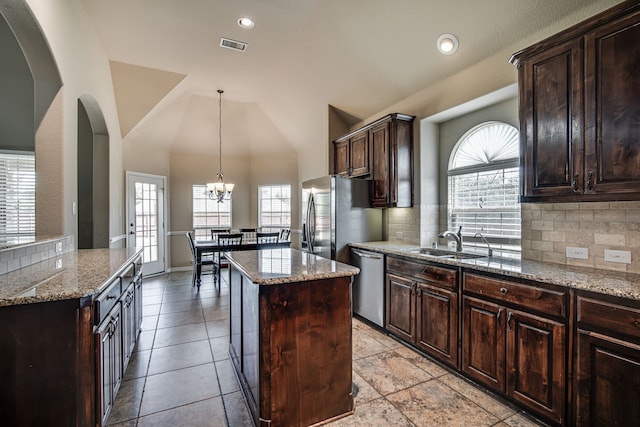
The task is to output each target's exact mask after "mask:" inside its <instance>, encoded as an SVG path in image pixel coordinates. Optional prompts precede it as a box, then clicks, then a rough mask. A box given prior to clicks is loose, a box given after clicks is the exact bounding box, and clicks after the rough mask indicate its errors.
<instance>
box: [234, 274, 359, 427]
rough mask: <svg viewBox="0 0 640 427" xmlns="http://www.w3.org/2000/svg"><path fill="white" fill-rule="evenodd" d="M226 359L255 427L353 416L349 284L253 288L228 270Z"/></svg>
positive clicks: (346, 281)
mask: <svg viewBox="0 0 640 427" xmlns="http://www.w3.org/2000/svg"><path fill="white" fill-rule="evenodd" d="M230 277H231V281H230V333H231V337H230V348H229V352H230V356H231V361H232V366H233V367H234V369H235V371H236V373H237V375H238V378H239V380H240V384H241V388H242V391H243V394H244V395H245V398H246V400H247V403H248V406H249V409H250V411H251V413H252V416H253V420H254V423H255V425H256V426H309V425H315V424H319V423H322V422H326V421H328V420H332V419H336V418H340V417H342V416H346V415H349V414H351V413H353V393H352V370H351V369H352V356H351V346H352V338H351V279H350V278H349V277H343V278H332V279H324V280H313V281H308V282H297V283H291V284H282V285H259V284H255V283H253V282H252V281H251V280H250V279H249V278H248V277H247V276H245V275H244V274H241V273H240V272H239V271H238V270H237V269H236V268H232V272H231V276H230Z"/></svg>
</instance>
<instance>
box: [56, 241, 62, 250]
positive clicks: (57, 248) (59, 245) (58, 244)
mask: <svg viewBox="0 0 640 427" xmlns="http://www.w3.org/2000/svg"><path fill="white" fill-rule="evenodd" d="M56 252H62V242H57V243H56Z"/></svg>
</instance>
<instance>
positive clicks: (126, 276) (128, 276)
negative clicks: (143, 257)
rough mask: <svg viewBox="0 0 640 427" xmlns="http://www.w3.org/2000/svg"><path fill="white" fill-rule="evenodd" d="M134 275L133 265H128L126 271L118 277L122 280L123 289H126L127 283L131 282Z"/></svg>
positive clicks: (134, 267)
mask: <svg viewBox="0 0 640 427" xmlns="http://www.w3.org/2000/svg"><path fill="white" fill-rule="evenodd" d="M135 274H136V265H135V263H133V264H129V266H128V267H127V269H126V270H124V272H123V273H122V274H121V275H120V277H121V278H122V283H123V284H124V287H127V286H128V285H129V283H131V282H133V277H134V276H135Z"/></svg>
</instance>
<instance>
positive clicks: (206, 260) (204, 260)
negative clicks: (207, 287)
mask: <svg viewBox="0 0 640 427" xmlns="http://www.w3.org/2000/svg"><path fill="white" fill-rule="evenodd" d="M185 234H186V235H187V241H188V242H189V249H191V263H192V264H193V274H192V275H191V284H192V285H193V286H195V285H196V278H197V275H198V259H197V255H196V247H195V244H194V242H193V235H192V234H191V232H190V231H188V232H187V233H185ZM205 265H210V266H211V270H209V273H210V274H213V275H214V276H213V277H214V279H215V277H216V276H215V271H216V268H218V267H217V266H216V262H215V259H214V254H213V253H211V254H206V255H202V256H201V257H200V268H202V267H204V266H205ZM209 273H207V274H209ZM200 274H205V271H204V270H201V271H200Z"/></svg>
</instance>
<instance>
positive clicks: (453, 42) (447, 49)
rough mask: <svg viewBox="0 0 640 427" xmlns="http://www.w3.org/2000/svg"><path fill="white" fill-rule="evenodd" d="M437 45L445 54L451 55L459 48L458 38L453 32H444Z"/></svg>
mask: <svg viewBox="0 0 640 427" xmlns="http://www.w3.org/2000/svg"><path fill="white" fill-rule="evenodd" d="M436 46H437V47H438V50H439V51H440V53H442V54H443V55H451V54H453V53H455V52H456V50H458V38H457V37H456V36H454V35H453V34H442V35H441V36H440V37H438V41H437V42H436Z"/></svg>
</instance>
